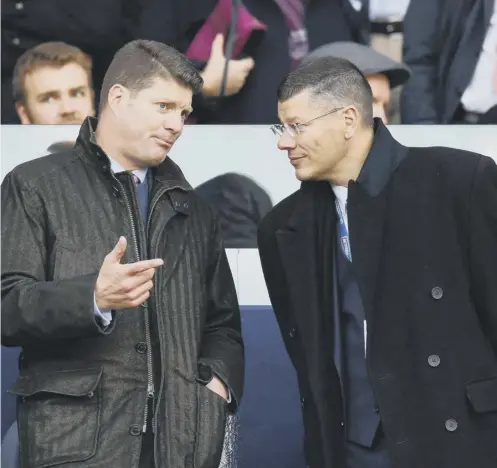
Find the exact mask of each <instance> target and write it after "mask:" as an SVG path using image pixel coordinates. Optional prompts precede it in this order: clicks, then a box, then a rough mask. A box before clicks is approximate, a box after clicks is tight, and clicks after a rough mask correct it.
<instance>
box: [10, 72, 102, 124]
mask: <svg viewBox="0 0 497 468" xmlns="http://www.w3.org/2000/svg"><path fill="white" fill-rule="evenodd" d="M23 86H24V101H23V102H18V103H16V109H17V114H18V115H19V119H20V120H21V123H22V124H40V125H41V124H47V125H55V124H81V123H82V122H83V120H84V119H85V118H86V117H87V116H93V115H95V107H94V101H93V98H94V92H93V89H92V88H91V87H90V79H89V77H88V74H87V72H86V70H85V69H84V68H83V67H82V66H80V65H79V64H77V63H68V64H66V65H63V66H62V67H50V66H44V67H40V68H37V69H35V70H34V71H33V72H31V73H28V74H27V75H26V77H25V79H24V83H23Z"/></svg>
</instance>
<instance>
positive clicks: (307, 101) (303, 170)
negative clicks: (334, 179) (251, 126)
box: [278, 90, 348, 181]
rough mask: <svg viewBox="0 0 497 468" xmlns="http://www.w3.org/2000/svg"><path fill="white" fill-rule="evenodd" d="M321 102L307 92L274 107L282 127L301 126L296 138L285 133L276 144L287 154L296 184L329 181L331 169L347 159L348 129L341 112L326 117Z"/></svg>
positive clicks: (324, 103) (323, 100) (326, 107)
mask: <svg viewBox="0 0 497 468" xmlns="http://www.w3.org/2000/svg"><path fill="white" fill-rule="evenodd" d="M331 110H333V109H332V108H330V104H329V103H328V102H327V101H326V100H325V99H315V98H313V97H312V95H311V93H310V92H309V91H308V90H304V91H303V92H301V93H299V94H297V95H295V96H293V97H291V98H290V99H288V100H286V101H283V102H280V103H279V104H278V114H279V117H280V120H281V122H283V123H284V124H303V123H305V122H308V121H309V120H311V119H316V120H313V121H312V122H310V123H309V124H308V125H303V126H301V130H300V131H299V133H298V134H296V135H291V134H290V132H289V131H288V130H285V131H284V132H283V134H282V135H281V137H280V138H279V141H278V148H279V149H280V150H283V151H287V153H288V158H289V160H290V163H291V164H292V166H293V167H294V168H295V176H296V177H297V179H298V180H301V181H304V180H329V179H330V178H331V176H332V174H333V172H334V170H335V167H336V166H337V165H338V164H339V163H340V162H341V161H342V160H343V159H344V158H345V157H346V155H347V138H346V132H347V129H348V124H347V118H346V116H344V112H347V111H346V110H345V109H344V111H342V110H340V111H338V112H334V113H330V114H328V115H324V116H323V117H320V118H316V117H319V116H320V115H323V114H325V113H327V112H329V111H331Z"/></svg>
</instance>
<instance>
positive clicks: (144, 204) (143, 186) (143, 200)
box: [131, 174, 148, 224]
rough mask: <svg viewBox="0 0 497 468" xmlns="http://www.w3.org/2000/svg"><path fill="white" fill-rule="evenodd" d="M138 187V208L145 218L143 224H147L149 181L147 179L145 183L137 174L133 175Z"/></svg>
mask: <svg viewBox="0 0 497 468" xmlns="http://www.w3.org/2000/svg"><path fill="white" fill-rule="evenodd" d="M131 177H132V178H133V182H134V183H135V187H136V198H137V199H138V208H139V209H140V214H141V215H142V218H143V223H144V224H147V218H148V181H147V177H145V180H144V181H143V182H140V179H139V178H138V176H136V175H135V174H131Z"/></svg>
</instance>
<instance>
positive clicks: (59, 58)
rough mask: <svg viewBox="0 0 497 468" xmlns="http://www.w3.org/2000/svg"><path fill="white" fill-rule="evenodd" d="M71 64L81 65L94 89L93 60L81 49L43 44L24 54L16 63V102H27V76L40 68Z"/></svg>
mask: <svg viewBox="0 0 497 468" xmlns="http://www.w3.org/2000/svg"><path fill="white" fill-rule="evenodd" d="M70 63H76V64H77V65H79V66H80V67H81V68H83V70H84V71H85V72H86V74H87V75H88V86H89V87H90V88H91V87H92V76H91V75H92V60H91V58H90V57H89V56H88V55H87V54H85V53H84V52H83V51H82V50H81V49H78V48H77V47H74V46H72V45H69V44H66V43H65V42H43V43H41V44H38V45H37V46H35V47H32V48H31V49H28V50H27V51H26V52H24V53H23V54H22V55H21V56H20V57H19V58H18V59H17V62H16V65H15V67H14V72H13V74H12V94H13V97H14V102H22V103H24V102H25V100H26V89H25V82H26V76H27V75H29V74H30V73H33V72H35V71H36V70H38V69H39V68H43V67H52V68H62V67H63V66H65V65H68V64H70Z"/></svg>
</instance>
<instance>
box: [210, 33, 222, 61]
mask: <svg viewBox="0 0 497 468" xmlns="http://www.w3.org/2000/svg"><path fill="white" fill-rule="evenodd" d="M216 58H218V59H219V58H220V59H223V60H224V36H223V35H222V34H217V35H216V37H215V38H214V40H213V41H212V45H211V56H210V59H211V60H212V59H216Z"/></svg>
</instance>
